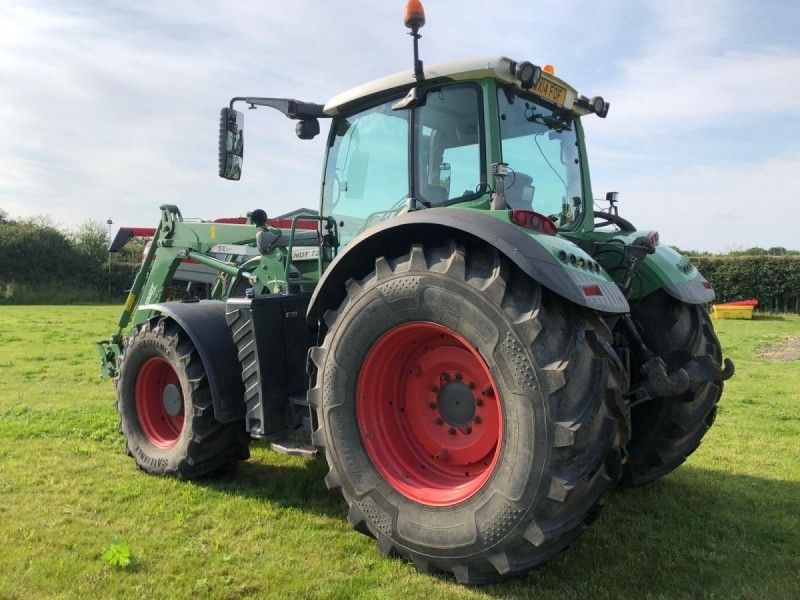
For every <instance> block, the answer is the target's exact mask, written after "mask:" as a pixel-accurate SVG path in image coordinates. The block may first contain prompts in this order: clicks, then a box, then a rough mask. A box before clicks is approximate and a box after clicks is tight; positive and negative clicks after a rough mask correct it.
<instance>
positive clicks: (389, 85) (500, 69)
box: [324, 56, 588, 116]
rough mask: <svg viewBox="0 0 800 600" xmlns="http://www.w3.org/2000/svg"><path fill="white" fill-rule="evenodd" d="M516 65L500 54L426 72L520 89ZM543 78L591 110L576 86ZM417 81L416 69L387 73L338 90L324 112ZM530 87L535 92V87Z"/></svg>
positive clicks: (577, 109) (579, 110)
mask: <svg viewBox="0 0 800 600" xmlns="http://www.w3.org/2000/svg"><path fill="white" fill-rule="evenodd" d="M516 65H517V61H514V60H512V59H510V58H507V57H505V56H500V57H490V58H477V59H467V60H459V61H454V62H448V63H441V64H437V65H433V66H427V65H426V66H425V68H424V72H425V80H426V81H432V80H436V81H464V80H474V79H483V78H486V77H492V78H494V79H497V80H498V81H501V82H504V83H508V84H514V85H516V86H517V87H518V88H519V89H522V88H521V87H520V85H519V81H518V80H517V78H516V76H515V75H514V69H515V67H516ZM541 78H542V79H544V80H546V81H549V82H550V83H553V84H555V85H557V86H560V87H562V88H564V89H565V90H566V94H565V100H564V102H563V106H564V108H566V109H568V110H570V111H572V112H574V113H576V114H579V115H582V114H586V113H587V112H588V110H587V109H585V108H584V107H582V106H580V105H576V103H575V101H576V100H577V99H578V92H577V91H576V90H575V88H573V87H572V86H570V85H569V84H568V83H566V82H565V81H563V80H562V79H559V78H558V77H556V76H555V75H550V74H549V73H545V72H542V75H541ZM415 83H417V80H416V79H415V78H414V73H413V71H412V70H411V69H407V70H406V71H401V72H399V73H395V74H393V75H387V76H386V77H381V78H380V79H375V80H373V81H370V82H368V83H363V84H361V85H359V86H356V87H354V88H352V89H349V90H347V91H346V92H342V93H341V94H337V95H336V96H334V97H333V98H331V99H330V100H329V101H328V103H327V104H325V109H324V112H325V114H327V115H329V116H335V115H337V114H339V113H341V112H346V111H347V110H348V109H350V108H352V107H354V106H356V105H358V104H361V103H362V102H365V101H368V100H369V99H370V98H375V99H377V98H379V97H380V96H384V95H390V94H392V93H398V92H400V93H402V92H403V91H404V89H408V88H410V87H412V86H413V85H414V84H415ZM527 91H532V92H533V93H536V91H535V90H527Z"/></svg>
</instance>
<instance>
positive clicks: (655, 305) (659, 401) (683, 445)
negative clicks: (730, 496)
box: [622, 291, 722, 486]
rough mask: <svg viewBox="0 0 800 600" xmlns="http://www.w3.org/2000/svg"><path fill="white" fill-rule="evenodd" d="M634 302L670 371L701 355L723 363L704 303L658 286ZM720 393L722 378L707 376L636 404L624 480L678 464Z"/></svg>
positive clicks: (707, 423) (707, 422) (642, 478)
mask: <svg viewBox="0 0 800 600" xmlns="http://www.w3.org/2000/svg"><path fill="white" fill-rule="evenodd" d="M631 308H632V312H631V316H632V317H633V319H634V320H635V321H636V322H637V323H638V324H639V326H640V327H641V332H642V339H643V340H644V342H645V344H647V346H648V347H649V348H650V350H652V351H653V352H655V353H656V354H658V355H659V356H661V357H662V358H663V359H664V362H665V363H666V364H667V370H668V371H669V372H672V371H675V370H677V369H680V368H681V367H684V366H685V365H686V364H687V363H688V362H689V361H691V360H692V359H693V358H694V357H695V356H701V355H710V356H711V357H712V358H713V359H714V361H715V362H716V363H717V364H718V365H721V364H722V349H721V347H720V343H719V340H718V339H717V336H716V334H715V333H714V327H713V325H712V324H711V319H710V318H709V316H708V312H707V311H706V310H705V309H704V308H703V307H702V306H697V305H693V304H686V303H684V302H680V301H679V300H676V299H675V298H672V297H671V296H668V295H667V294H666V293H664V292H662V291H657V292H654V293H653V294H651V295H649V296H647V297H646V298H644V299H643V300H641V301H640V302H638V303H636V304H635V305H633V306H632V307H631ZM632 372H633V373H638V372H639V367H638V365H633V369H632ZM721 396H722V382H715V381H705V382H701V383H698V384H695V385H693V386H692V387H691V388H690V389H689V390H688V391H687V392H686V393H684V394H682V395H680V396H672V397H668V398H656V399H654V400H650V401H648V402H644V403H642V404H639V405H637V406H634V407H633V408H632V410H631V428H632V429H631V441H630V443H629V444H628V452H629V454H630V457H629V460H628V462H627V463H626V464H625V469H624V471H623V479H622V482H623V483H624V484H625V485H629V486H635V485H644V484H646V483H650V482H652V481H655V480H656V479H658V478H660V477H663V476H664V475H666V474H667V473H670V472H671V471H673V470H675V469H676V468H678V467H679V466H680V465H681V464H682V463H683V462H684V461H685V460H686V458H687V457H688V456H689V455H690V454H692V452H694V451H695V450H696V449H697V447H698V446H699V445H700V442H701V440H702V439H703V436H704V435H705V434H706V432H707V431H708V429H709V428H710V427H711V425H713V423H714V420H715V418H716V416H717V403H718V402H719V399H720V397H721Z"/></svg>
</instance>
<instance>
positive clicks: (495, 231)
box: [308, 208, 629, 322]
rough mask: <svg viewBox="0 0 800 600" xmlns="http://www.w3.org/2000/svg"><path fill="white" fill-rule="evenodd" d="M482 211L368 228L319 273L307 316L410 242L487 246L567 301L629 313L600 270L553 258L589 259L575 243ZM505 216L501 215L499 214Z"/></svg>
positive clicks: (407, 218)
mask: <svg viewBox="0 0 800 600" xmlns="http://www.w3.org/2000/svg"><path fill="white" fill-rule="evenodd" d="M486 213H487V211H485V210H470V209H463V208H436V209H430V210H420V211H414V212H410V213H406V214H403V215H399V216H397V217H393V218H391V219H388V220H386V221H383V222H381V223H379V224H378V225H375V226H374V227H371V228H370V229H368V230H367V231H364V232H362V233H361V234H359V235H358V236H356V237H355V238H354V239H353V240H352V241H351V242H349V243H348V244H347V246H346V248H345V250H344V251H343V252H341V253H340V254H339V255H337V257H336V258H335V259H334V260H333V262H331V264H330V265H329V266H328V268H327V269H326V270H325V272H324V273H323V275H322V278H321V279H320V282H319V284H318V285H317V287H316V289H315V290H314V294H313V296H312V297H311V302H310V303H309V309H308V318H309V320H311V321H312V322H316V321H317V320H318V319H319V318H320V316H321V315H322V314H323V313H324V311H325V310H326V309H328V308H331V307H334V306H338V304H339V303H340V302H341V301H342V299H343V298H344V290H345V283H346V281H347V280H348V279H350V278H360V277H364V276H366V275H367V274H368V273H369V272H370V271H372V269H373V268H374V265H375V258H376V257H378V256H390V257H395V256H400V255H402V254H404V253H405V252H407V251H408V247H409V245H410V244H411V243H412V242H421V243H431V244H434V243H441V242H442V241H443V240H447V239H453V240H455V241H457V242H460V243H469V244H473V245H474V244H488V245H490V246H493V247H494V248H497V250H498V251H499V252H500V253H501V254H502V255H503V256H505V257H506V258H507V259H508V260H510V261H511V262H512V263H514V264H515V265H516V266H517V267H519V268H520V269H521V270H522V271H523V272H524V273H526V274H527V275H528V276H530V277H531V278H532V279H534V280H535V281H537V282H539V283H540V284H541V285H543V286H544V287H546V288H547V289H549V290H552V291H553V292H555V293H556V294H558V295H560V296H562V297H564V298H566V299H567V300H569V301H570V302H573V303H575V304H578V305H580V306H585V307H587V308H591V309H594V310H598V311H601V312H605V313H612V314H620V313H626V312H628V311H629V307H628V302H627V300H626V299H625V296H624V295H623V294H622V292H621V291H620V290H619V288H618V287H617V286H616V284H615V283H614V282H613V281H612V280H611V278H610V277H609V276H608V275H607V274H606V273H605V272H603V271H600V272H590V271H589V270H587V269H579V268H577V267H572V266H570V265H568V264H565V263H564V262H562V261H560V260H559V259H558V254H559V252H560V251H562V250H564V251H565V252H566V253H567V254H568V255H569V254H574V255H575V256H576V257H577V259H581V258H583V259H584V260H585V261H591V260H592V259H591V257H590V256H589V255H588V254H586V253H585V252H584V251H583V250H581V249H580V248H579V247H578V246H576V245H575V244H573V243H572V242H569V241H568V240H566V239H564V238H560V237H554V236H548V235H538V234H532V232H528V231H527V230H524V229H522V228H520V227H518V226H516V225H513V224H511V223H510V222H509V221H507V220H501V219H500V218H497V217H496V216H492V215H489V214H486ZM503 214H505V213H503ZM595 285H596V286H597V288H598V289H599V293H597V294H595V295H587V294H586V293H585V292H584V289H583V288H584V287H585V286H595Z"/></svg>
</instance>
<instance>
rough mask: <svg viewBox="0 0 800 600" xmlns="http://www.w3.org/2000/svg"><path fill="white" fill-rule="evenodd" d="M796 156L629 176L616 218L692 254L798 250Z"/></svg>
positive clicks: (798, 156)
mask: <svg viewBox="0 0 800 600" xmlns="http://www.w3.org/2000/svg"><path fill="white" fill-rule="evenodd" d="M798 164H800V152H798V153H796V154H793V155H790V156H786V157H781V158H775V159H767V160H763V161H754V162H752V163H749V164H746V165H742V164H738V163H737V164H730V163H728V164H719V165H699V166H695V167H691V168H687V169H668V170H665V171H661V172H658V173H649V174H646V175H642V176H636V175H632V176H631V177H630V178H629V179H628V180H627V181H626V190H625V192H624V193H622V194H621V195H620V213H621V214H623V215H624V216H625V217H626V218H628V219H629V220H630V221H632V222H633V224H634V225H636V226H637V227H639V228H641V229H657V230H658V231H659V232H660V234H661V241H662V243H664V244H669V245H672V246H678V247H680V248H686V249H695V250H715V251H719V250H730V249H737V248H749V247H751V246H756V245H761V246H764V247H770V246H784V247H787V248H797V247H798V246H800V244H799V243H798V236H797V233H796V232H795V231H794V228H793V227H791V226H790V223H792V222H793V220H794V214H795V212H796V205H797V201H796V197H795V194H794V190H797V189H798V188H800V169H798V167H797V165H798Z"/></svg>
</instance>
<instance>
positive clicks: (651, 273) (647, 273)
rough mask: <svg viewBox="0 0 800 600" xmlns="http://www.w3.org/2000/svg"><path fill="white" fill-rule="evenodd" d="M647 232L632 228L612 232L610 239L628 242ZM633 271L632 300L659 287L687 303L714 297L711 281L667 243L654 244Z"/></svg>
mask: <svg viewBox="0 0 800 600" xmlns="http://www.w3.org/2000/svg"><path fill="white" fill-rule="evenodd" d="M648 233H650V232H648V231H635V232H631V233H626V234H624V235H616V236H614V238H613V239H614V240H619V241H621V242H623V243H625V244H630V243H631V242H633V240H635V239H636V238H637V237H640V236H643V235H647V234H648ZM607 266H608V265H607ZM609 268H611V267H609ZM636 273H637V277H636V279H635V281H634V282H633V285H632V288H631V300H634V301H635V300H641V299H642V298H644V297H645V296H647V295H648V294H652V293H653V292H655V291H656V290H660V289H663V290H664V291H665V292H666V293H667V294H669V295H670V296H672V297H673V298H676V299H677V300H680V301H681V302H686V303H687V304H707V303H709V302H712V301H713V300H714V297H715V294H714V289H713V288H712V287H711V284H710V283H709V282H708V280H707V279H706V278H705V277H703V275H702V274H701V273H700V271H698V270H697V267H695V266H694V265H693V264H692V262H691V261H690V260H689V258H687V257H686V256H683V255H682V254H679V253H678V252H676V251H675V250H673V249H672V248H670V247H669V246H663V245H660V244H659V245H658V246H656V247H655V252H654V253H653V254H650V255H648V256H647V258H645V260H644V261H643V262H642V264H641V265H640V266H639V268H638V270H637V272H636Z"/></svg>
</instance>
